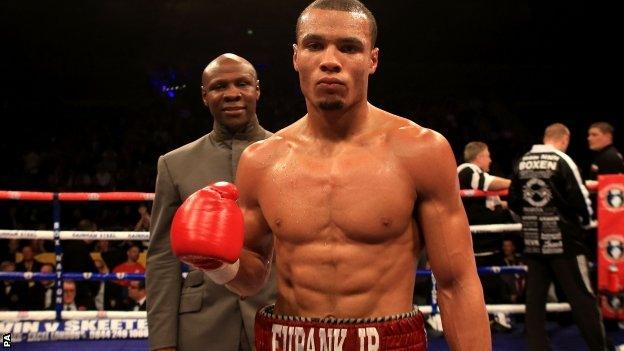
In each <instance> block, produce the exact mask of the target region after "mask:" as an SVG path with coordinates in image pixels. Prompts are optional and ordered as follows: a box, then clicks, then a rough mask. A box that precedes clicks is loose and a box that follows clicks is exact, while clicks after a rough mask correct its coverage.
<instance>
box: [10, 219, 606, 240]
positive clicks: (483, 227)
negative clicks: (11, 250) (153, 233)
mask: <svg viewBox="0 0 624 351" xmlns="http://www.w3.org/2000/svg"><path fill="white" fill-rule="evenodd" d="M589 228H596V222H592V224H590V225H589ZM520 231H522V223H505V224H478V225H471V226H470V232H472V233H473V234H484V233H503V232H520ZM60 236H61V240H141V241H143V240H149V232H135V231H80V230H61V232H60ZM0 239H43V240H52V239H54V232H53V231H52V230H20V229H0Z"/></svg>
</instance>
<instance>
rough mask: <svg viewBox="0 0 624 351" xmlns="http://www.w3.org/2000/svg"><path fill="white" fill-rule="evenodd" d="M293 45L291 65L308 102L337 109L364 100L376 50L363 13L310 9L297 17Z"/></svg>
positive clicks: (376, 55)
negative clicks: (295, 36)
mask: <svg viewBox="0 0 624 351" xmlns="http://www.w3.org/2000/svg"><path fill="white" fill-rule="evenodd" d="M293 49H294V53H293V65H294V67H295V70H296V71H297V72H298V73H299V83H300V85H301V91H302V92H303V95H304V96H305V98H306V100H307V101H308V102H309V103H312V104H313V105H314V106H316V107H317V108H320V109H322V110H341V109H343V108H348V107H349V106H351V105H353V104H354V103H356V102H360V101H366V98H367V90H368V76H369V75H370V74H373V73H374V72H375V70H376V68H377V60H378V55H379V50H378V49H377V48H372V44H371V35H370V26H369V22H368V19H367V18H366V17H365V15H364V14H361V13H353V12H346V11H333V10H319V9H311V10H309V11H308V12H307V13H306V14H304V15H303V16H302V17H301V20H300V22H299V33H297V44H295V45H293Z"/></svg>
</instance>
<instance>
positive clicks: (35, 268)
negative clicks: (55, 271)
mask: <svg viewBox="0 0 624 351" xmlns="http://www.w3.org/2000/svg"><path fill="white" fill-rule="evenodd" d="M15 270H16V271H18V272H39V271H40V270H41V262H39V261H37V260H36V259H35V255H34V252H33V250H32V248H31V247H30V246H24V247H23V248H22V260H21V261H20V262H19V263H18V264H16V265H15Z"/></svg>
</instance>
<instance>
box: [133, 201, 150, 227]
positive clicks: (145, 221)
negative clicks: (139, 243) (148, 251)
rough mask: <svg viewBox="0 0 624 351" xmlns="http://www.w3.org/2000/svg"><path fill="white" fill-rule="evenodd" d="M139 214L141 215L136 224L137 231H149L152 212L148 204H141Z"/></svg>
mask: <svg viewBox="0 0 624 351" xmlns="http://www.w3.org/2000/svg"><path fill="white" fill-rule="evenodd" d="M139 216H140V218H139V221H138V222H137V224H136V225H135V226H134V230H135V231H137V232H141V231H148V230H149V228H150V220H151V218H150V213H149V211H148V209H147V206H146V205H144V204H141V205H140V206H139Z"/></svg>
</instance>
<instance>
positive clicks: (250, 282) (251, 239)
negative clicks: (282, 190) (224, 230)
mask: <svg viewBox="0 0 624 351" xmlns="http://www.w3.org/2000/svg"><path fill="white" fill-rule="evenodd" d="M258 148H259V147H258V145H256V144H254V145H251V146H250V147H249V148H247V149H246V150H245V151H244V152H243V154H242V155H241V158H240V161H239V162H238V169H237V171H236V186H237V187H238V190H239V191H240V196H239V198H238V205H239V207H240V209H241V211H242V212H243V218H244V220H245V243H244V246H243V250H242V252H241V256H240V268H239V270H238V273H237V274H236V277H235V278H234V279H233V280H232V281H230V282H229V283H228V284H226V286H227V288H228V289H230V290H232V291H233V292H235V293H237V294H239V295H240V296H252V295H255V294H257V293H258V292H259V291H260V290H261V289H262V288H263V287H264V285H265V283H266V282H267V279H268V277H269V272H270V268H271V260H272V257H273V235H272V234H271V229H270V228H269V225H268V224H267V222H266V219H265V218H264V214H263V213H262V209H261V208H260V203H259V202H258V191H259V187H260V186H261V183H262V182H261V179H262V173H263V172H264V167H262V162H259V160H258V158H259V157H262V156H263V155H262V151H263V150H258Z"/></svg>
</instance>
